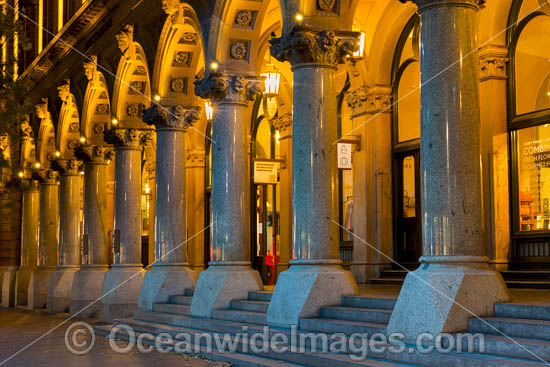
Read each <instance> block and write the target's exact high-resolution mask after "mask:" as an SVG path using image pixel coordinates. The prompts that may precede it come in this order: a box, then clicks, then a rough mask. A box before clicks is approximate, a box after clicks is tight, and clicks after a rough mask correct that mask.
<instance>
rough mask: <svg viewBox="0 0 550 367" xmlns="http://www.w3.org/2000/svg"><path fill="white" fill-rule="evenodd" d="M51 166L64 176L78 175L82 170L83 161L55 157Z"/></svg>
mask: <svg viewBox="0 0 550 367" xmlns="http://www.w3.org/2000/svg"><path fill="white" fill-rule="evenodd" d="M50 167H51V169H52V170H54V171H57V172H59V174H60V175H63V176H77V175H80V171H82V161H79V160H77V159H63V158H59V157H55V158H54V159H53V160H52V161H51V164H50Z"/></svg>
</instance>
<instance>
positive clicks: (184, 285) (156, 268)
mask: <svg viewBox="0 0 550 367" xmlns="http://www.w3.org/2000/svg"><path fill="white" fill-rule="evenodd" d="M196 279H197V278H196V275H195V272H194V271H192V270H191V269H190V268H189V266H187V265H176V264H159V265H153V267H152V269H151V270H149V271H147V273H146V274H145V278H144V279H143V285H142V287H141V291H140V293H139V299H138V306H139V309H140V310H152V309H153V305H154V304H155V303H168V301H169V299H170V296H173V295H181V294H183V291H184V290H185V289H188V288H193V287H194V286H195V282H196Z"/></svg>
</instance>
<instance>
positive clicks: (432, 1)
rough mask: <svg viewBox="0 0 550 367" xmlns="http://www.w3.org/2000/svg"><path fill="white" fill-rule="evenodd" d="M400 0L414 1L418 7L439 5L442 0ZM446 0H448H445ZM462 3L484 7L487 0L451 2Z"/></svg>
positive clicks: (404, 0) (403, 1)
mask: <svg viewBox="0 0 550 367" xmlns="http://www.w3.org/2000/svg"><path fill="white" fill-rule="evenodd" d="M399 1H400V2H402V3H403V4H404V3H406V2H408V1H411V2H414V3H415V4H416V5H417V6H418V8H419V9H421V8H423V7H426V6H430V5H441V3H442V2H443V1H441V0H399ZM446 1H448V0H446ZM457 2H459V3H464V4H469V5H473V6H478V7H480V8H484V7H485V5H486V3H487V1H486V0H460V1H457V0H453V3H457Z"/></svg>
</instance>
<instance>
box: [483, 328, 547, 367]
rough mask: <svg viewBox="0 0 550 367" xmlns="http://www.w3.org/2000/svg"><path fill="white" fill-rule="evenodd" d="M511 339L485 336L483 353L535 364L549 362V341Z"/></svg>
mask: <svg viewBox="0 0 550 367" xmlns="http://www.w3.org/2000/svg"><path fill="white" fill-rule="evenodd" d="M511 339H513V340H510V338H507V337H505V336H500V335H486V336H485V353H487V354H494V355H499V356H505V357H513V358H523V359H529V360H533V361H536V362H541V361H550V341H548V340H538V339H525V338H515V337H511Z"/></svg>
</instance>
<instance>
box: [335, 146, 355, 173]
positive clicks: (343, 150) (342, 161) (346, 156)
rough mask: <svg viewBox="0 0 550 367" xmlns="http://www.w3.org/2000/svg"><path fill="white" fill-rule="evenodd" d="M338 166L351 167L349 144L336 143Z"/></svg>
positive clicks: (341, 167)
mask: <svg viewBox="0 0 550 367" xmlns="http://www.w3.org/2000/svg"><path fill="white" fill-rule="evenodd" d="M338 168H339V169H352V165H351V144H348V143H338Z"/></svg>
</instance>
